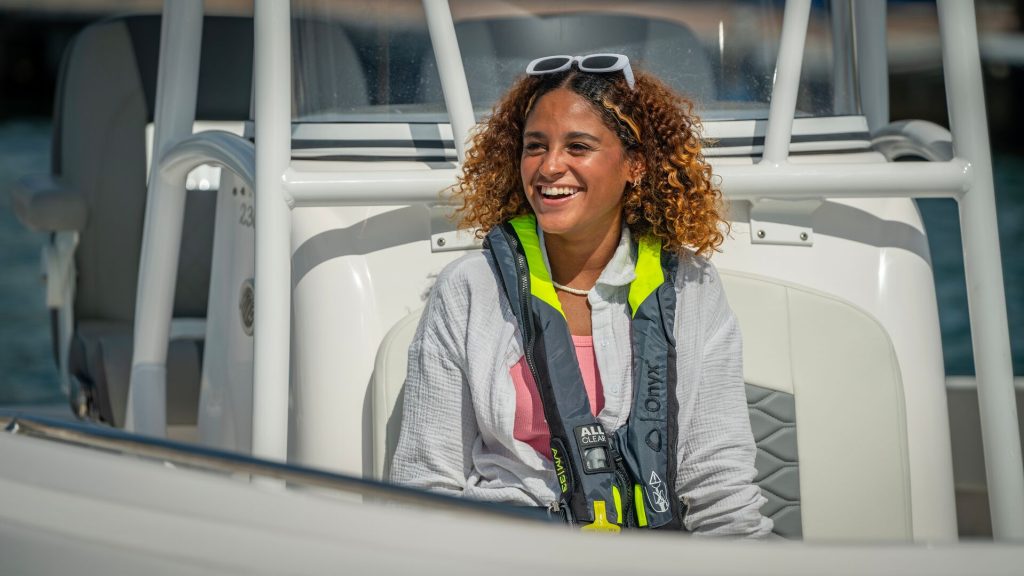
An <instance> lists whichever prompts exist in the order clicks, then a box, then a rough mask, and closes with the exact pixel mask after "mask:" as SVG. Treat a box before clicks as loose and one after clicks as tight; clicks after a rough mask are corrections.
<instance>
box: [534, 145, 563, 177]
mask: <svg viewBox="0 0 1024 576" xmlns="http://www.w3.org/2000/svg"><path fill="white" fill-rule="evenodd" d="M565 172H566V165H565V158H564V157H563V156H562V150H560V149H557V148H555V149H551V150H548V151H547V152H546V153H545V154H544V158H543V161H542V162H541V164H540V175H541V176H542V177H543V178H544V179H545V180H548V181H550V182H554V181H555V180H558V179H559V178H561V177H562V175H563V174H565Z"/></svg>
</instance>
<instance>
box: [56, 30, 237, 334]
mask: <svg viewBox="0 0 1024 576" xmlns="http://www.w3.org/2000/svg"><path fill="white" fill-rule="evenodd" d="M159 47H160V16H159V15H144V16H126V17H119V18H112V19H108V20H103V21H101V22H98V23H96V24H92V25H90V26H88V27H86V28H85V29H83V30H82V31H81V32H80V33H79V34H78V35H77V36H76V38H75V39H74V40H73V41H72V43H71V44H70V45H69V47H68V49H67V51H66V52H65V55H64V60H63V62H62V64H61V71H60V75H59V79H58V88H57V97H56V104H55V110H54V137H53V154H52V162H53V165H52V171H53V173H54V174H55V175H58V176H60V178H61V180H62V182H63V183H64V184H65V185H66V187H67V188H69V189H71V190H74V191H76V192H77V193H79V194H81V195H82V197H84V198H85V200H86V205H87V210H88V221H87V223H86V226H85V229H84V230H82V231H81V235H80V241H79V246H78V249H77V253H76V267H77V272H78V287H77V294H76V298H75V316H76V319H84V320H102V321H119V322H130V321H131V319H132V318H133V315H134V308H135V290H136V282H137V278H138V270H139V255H140V251H141V243H142V228H143V214H144V213H145V204H146V177H147V174H146V145H145V130H146V125H147V124H148V123H149V122H151V121H152V120H153V114H154V109H155V102H156V79H157V62H158V60H159ZM252 51H253V30H252V20H251V19H248V18H228V17H207V18H206V19H205V20H204V22H203V39H202V60H201V65H200V71H199V93H198V100H197V106H196V118H197V119H199V120H237V121H244V120H247V119H248V118H249V108H250V92H251V82H252ZM214 202H215V198H214V195H213V194H210V193H208V192H205V193H204V192H193V193H190V194H189V199H188V203H187V208H186V229H187V230H188V233H187V234H185V235H184V237H183V240H182V246H181V264H180V266H179V275H178V285H177V289H176V291H175V315H176V316H195V317H202V316H205V313H206V298H207V294H208V291H209V274H210V268H209V267H210V256H211V248H212V242H213V216H214V212H215V210H214V206H215V204H214Z"/></svg>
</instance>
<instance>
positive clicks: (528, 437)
mask: <svg viewBox="0 0 1024 576" xmlns="http://www.w3.org/2000/svg"><path fill="white" fill-rule="evenodd" d="M572 343H573V345H574V346H575V347H576V359H577V360H579V364H580V372H581V373H582V374H583V386H584V387H585V388H586V389H587V397H588V398H590V410H591V412H593V413H594V415H597V414H600V413H601V410H603V409H604V387H603V386H601V374H600V373H598V371H597V357H596V356H594V337H593V336H573V337H572ZM511 374H512V382H513V383H514V384H515V386H516V419H515V424H514V425H513V428H512V437H513V438H515V439H516V440H520V441H522V442H526V443H527V444H529V445H530V446H532V447H533V449H534V450H536V451H537V452H540V453H541V454H542V455H543V456H544V457H545V458H547V459H548V460H550V459H551V433H550V432H549V431H548V423H547V421H546V420H545V419H544V405H543V404H542V403H541V400H540V392H538V391H537V383H536V382H535V381H534V379H533V374H530V367H529V366H527V365H526V358H525V357H523V358H520V359H519V362H516V364H515V365H514V366H512V369H511Z"/></svg>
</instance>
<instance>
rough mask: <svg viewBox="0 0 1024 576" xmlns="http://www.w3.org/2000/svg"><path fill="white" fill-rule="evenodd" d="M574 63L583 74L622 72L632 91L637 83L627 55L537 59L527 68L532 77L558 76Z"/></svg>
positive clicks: (591, 55)
mask: <svg viewBox="0 0 1024 576" xmlns="http://www.w3.org/2000/svg"><path fill="white" fill-rule="evenodd" d="M573 63H576V67H577V68H579V69H580V71H581V72H590V73H595V74H609V73H612V72H618V71H619V70H621V71H622V75H623V76H625V77H626V84H629V89H630V90H632V89H633V86H634V84H636V82H635V81H634V80H633V69H632V68H631V67H630V66H629V58H627V57H626V55H625V54H588V55H586V56H544V57H543V58H537V59H536V60H534V61H533V62H530V63H529V64H528V65H527V66H526V73H527V74H529V75H530V76H541V75H544V74H557V73H559V72H565V71H566V70H568V69H569V68H572V65H573Z"/></svg>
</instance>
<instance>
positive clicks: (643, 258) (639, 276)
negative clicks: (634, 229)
mask: <svg viewBox="0 0 1024 576" xmlns="http://www.w3.org/2000/svg"><path fill="white" fill-rule="evenodd" d="M530 268H531V270H532V269H533V264H532V263H531V264H530ZM664 281H665V273H664V272H663V271H662V269H661V240H658V239H657V238H655V237H653V236H644V237H642V238H640V242H639V245H638V247H637V253H636V280H633V282H632V284H630V285H629V307H630V310H632V314H633V315H634V316H636V311H637V310H638V309H639V308H640V305H641V304H643V302H644V300H647V297H648V296H650V295H651V294H652V293H653V292H654V291H655V290H657V289H658V286H661V284H662V282H664Z"/></svg>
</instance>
